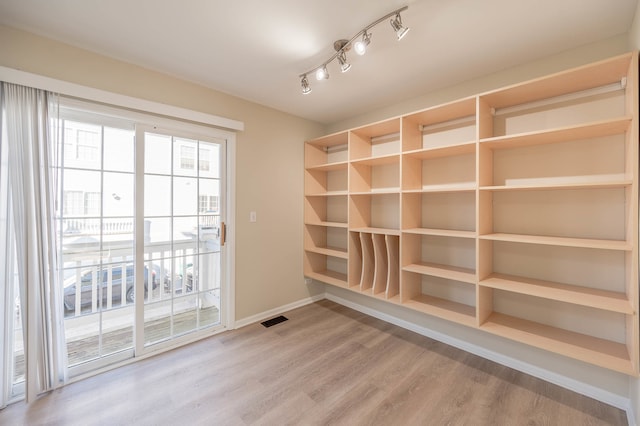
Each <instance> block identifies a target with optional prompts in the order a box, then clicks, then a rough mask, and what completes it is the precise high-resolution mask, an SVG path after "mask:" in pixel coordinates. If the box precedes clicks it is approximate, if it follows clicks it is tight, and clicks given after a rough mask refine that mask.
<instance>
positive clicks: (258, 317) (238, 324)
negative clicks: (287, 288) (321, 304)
mask: <svg viewBox="0 0 640 426" xmlns="http://www.w3.org/2000/svg"><path fill="white" fill-rule="evenodd" d="M324 298H325V294H324V293H320V294H318V295H316V296H311V297H307V298H306V299H301V300H297V301H295V302H291V303H288V304H286V305H282V306H278V307H277V308H273V309H269V310H268V311H264V312H260V313H259V314H255V315H251V316H250V317H246V318H242V319H239V320H236V321H235V323H234V328H242V327H244V326H247V325H249V324H254V323H256V322H261V321H264V320H266V319H269V318H271V317H273V316H276V315H280V314H282V313H283V312H287V311H290V310H292V309H296V308H299V307H301V306H304V305H308V304H310V303H313V302H317V301H318V300H322V299H324Z"/></svg>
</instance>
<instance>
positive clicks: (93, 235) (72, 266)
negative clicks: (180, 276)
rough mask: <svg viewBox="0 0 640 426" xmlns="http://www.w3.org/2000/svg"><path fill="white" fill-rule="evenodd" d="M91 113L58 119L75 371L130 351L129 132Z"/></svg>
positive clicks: (62, 241)
mask: <svg viewBox="0 0 640 426" xmlns="http://www.w3.org/2000/svg"><path fill="white" fill-rule="evenodd" d="M99 121H100V120H97V119H96V118H95V117H91V116H89V115H87V120H80V119H74V120H65V119H62V120H61V125H62V128H63V137H62V139H61V143H62V144H63V147H62V148H63V149H62V153H63V155H62V159H61V161H62V162H61V168H62V172H61V177H62V178H61V193H60V196H59V203H58V205H59V210H58V212H57V219H58V230H59V232H60V238H59V254H60V259H61V266H62V267H61V271H62V272H61V283H62V286H63V302H62V303H63V304H64V312H65V320H64V322H65V338H66V344H67V355H68V361H69V362H68V364H69V367H70V368H72V369H73V368H75V367H79V368H80V369H81V370H82V371H86V370H87V369H91V368H98V367H99V366H101V365H103V364H106V363H109V362H111V361H112V360H113V356H114V355H116V354H120V355H118V357H121V356H122V354H124V353H125V352H126V354H124V356H125V357H131V356H133V321H134V304H133V300H134V291H133V290H134V268H135V261H134V206H135V199H134V194H135V191H134V146H135V145H134V143H135V142H134V135H135V132H134V130H133V127H132V126H131V125H129V124H128V125H127V126H129V127H128V128H117V127H113V126H106V125H100V124H95V123H97V122H99ZM127 126H125V127H127ZM146 285H147V283H145V286H146ZM149 285H154V284H153V283H149Z"/></svg>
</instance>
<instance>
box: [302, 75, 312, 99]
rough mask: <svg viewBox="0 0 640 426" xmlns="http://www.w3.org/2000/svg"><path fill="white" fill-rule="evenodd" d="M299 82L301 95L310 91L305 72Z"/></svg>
mask: <svg viewBox="0 0 640 426" xmlns="http://www.w3.org/2000/svg"><path fill="white" fill-rule="evenodd" d="M300 84H301V85H302V94H303V95H306V94H309V93H311V86H309V80H307V75H306V74H305V75H303V76H302V80H301V81H300Z"/></svg>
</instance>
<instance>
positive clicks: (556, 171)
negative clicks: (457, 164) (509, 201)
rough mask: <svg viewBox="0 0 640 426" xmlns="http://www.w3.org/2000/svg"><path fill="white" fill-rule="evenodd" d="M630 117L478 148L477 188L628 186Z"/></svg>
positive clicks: (499, 140)
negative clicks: (479, 177) (479, 170)
mask: <svg viewBox="0 0 640 426" xmlns="http://www.w3.org/2000/svg"><path fill="white" fill-rule="evenodd" d="M630 126H631V120H630V118H629V117H623V118H618V119H614V120H609V121H603V122H598V123H593V124H590V125H588V126H583V127H577V128H576V127H573V128H565V129H561V130H555V131H550V132H542V133H534V134H526V135H520V136H514V137H506V138H492V139H488V140H484V141H482V142H481V144H480V151H479V155H480V167H481V169H484V171H485V172H484V173H481V174H480V175H481V181H480V186H481V188H484V187H491V188H494V189H512V188H516V189H517V188H536V187H551V188H553V187H571V186H573V187H577V186H611V185H629V184H630V183H631V180H632V176H633V173H632V166H631V164H630V163H629V161H628V159H629V158H632V157H633V155H634V150H635V147H633V146H632V145H631V144H630V143H629V140H630V139H629V138H630V135H629V133H628V132H629V130H630Z"/></svg>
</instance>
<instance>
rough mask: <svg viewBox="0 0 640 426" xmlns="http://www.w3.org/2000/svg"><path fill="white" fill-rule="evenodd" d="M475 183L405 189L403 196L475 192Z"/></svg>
mask: <svg viewBox="0 0 640 426" xmlns="http://www.w3.org/2000/svg"><path fill="white" fill-rule="evenodd" d="M476 187H477V185H476V183H475V182H468V183H451V184H442V185H425V186H423V187H422V188H421V189H405V190H403V191H402V193H403V194H424V193H429V192H473V191H475V190H476Z"/></svg>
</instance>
